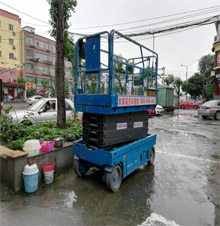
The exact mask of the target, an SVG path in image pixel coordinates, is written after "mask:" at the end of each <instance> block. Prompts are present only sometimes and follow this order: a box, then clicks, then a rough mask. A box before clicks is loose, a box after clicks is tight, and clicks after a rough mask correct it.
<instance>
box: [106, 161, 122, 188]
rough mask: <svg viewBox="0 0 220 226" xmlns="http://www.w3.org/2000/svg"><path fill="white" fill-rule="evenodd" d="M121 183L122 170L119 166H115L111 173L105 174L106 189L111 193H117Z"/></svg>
mask: <svg viewBox="0 0 220 226" xmlns="http://www.w3.org/2000/svg"><path fill="white" fill-rule="evenodd" d="M121 182H122V170H121V167H120V166H119V165H116V166H115V167H114V168H113V170H112V172H111V173H106V185H107V188H108V189H110V190H111V191H113V192H117V191H118V190H119V188H120V186H121Z"/></svg>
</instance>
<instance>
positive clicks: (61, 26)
mask: <svg viewBox="0 0 220 226" xmlns="http://www.w3.org/2000/svg"><path fill="white" fill-rule="evenodd" d="M48 3H49V4H50V21H49V22H50V24H51V26H52V30H51V32H50V34H51V36H52V37H54V38H55V39H56V57H57V62H56V73H55V74H56V76H55V77H56V81H55V82H56V85H55V87H56V96H57V104H58V111H57V126H58V127H59V128H65V127H66V107H65V87H64V86H65V85H64V57H67V58H68V56H69V55H68V54H69V53H70V50H69V47H70V46H71V45H70V42H69V38H68V28H69V26H70V25H69V23H68V21H69V18H70V17H71V13H72V12H75V7H76V5H77V1H76V0H48ZM71 48H72V46H71Z"/></svg>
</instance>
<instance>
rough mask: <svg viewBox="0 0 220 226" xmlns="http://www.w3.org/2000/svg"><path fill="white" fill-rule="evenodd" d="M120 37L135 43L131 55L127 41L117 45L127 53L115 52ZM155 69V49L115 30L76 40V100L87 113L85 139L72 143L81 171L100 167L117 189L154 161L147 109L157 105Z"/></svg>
mask: <svg viewBox="0 0 220 226" xmlns="http://www.w3.org/2000/svg"><path fill="white" fill-rule="evenodd" d="M118 39H119V40H120V39H123V40H124V41H126V42H128V44H129V45H130V44H131V50H132V53H131V54H130V52H129V51H127V49H129V48H128V47H127V46H126V47H127V48H126V49H120V48H119V49H120V51H124V53H123V54H124V55H126V57H125V56H124V55H122V54H118V53H116V51H117V50H118V49H117V48H116V47H117V45H118V42H114V40H118ZM102 41H103V42H102ZM146 54H148V55H146ZM103 61H104V62H103ZM157 68H158V55H157V53H155V52H154V51H152V50H150V49H148V48H147V47H145V46H143V45H142V44H140V43H138V42H136V41H135V40H132V39H130V38H129V37H127V36H125V35H123V34H121V33H120V32H117V31H115V30H112V31H111V32H110V33H108V32H100V33H97V34H94V35H90V36H85V37H83V38H80V39H79V40H78V41H77V42H76V47H75V96H74V105H75V110H76V111H81V112H83V138H82V140H80V141H78V142H75V143H74V144H73V153H74V170H75V172H76V174H77V175H78V176H84V175H86V174H87V172H88V171H89V169H90V168H91V167H96V168H99V169H100V170H101V171H102V172H103V176H102V180H103V181H104V182H105V183H106V185H107V187H108V188H109V189H110V190H111V191H113V192H117V191H118V190H119V188H120V186H121V183H122V180H123V179H124V178H125V177H127V176H128V175H129V174H130V173H132V172H133V171H135V170H136V169H138V168H139V167H140V166H143V165H145V164H153V162H154V158H155V149H154V145H155V144H156V135H155V134H153V135H150V134H148V113H147V110H150V109H154V108H155V106H156V104H157ZM152 90H153V91H152Z"/></svg>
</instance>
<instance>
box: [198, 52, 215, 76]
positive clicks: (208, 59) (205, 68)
mask: <svg viewBox="0 0 220 226" xmlns="http://www.w3.org/2000/svg"><path fill="white" fill-rule="evenodd" d="M214 62H215V56H214V55H211V54H208V55H205V56H203V57H202V58H201V59H200V60H199V72H200V74H202V75H204V76H205V77H206V78H208V77H210V75H211V71H212V70H213V68H214Z"/></svg>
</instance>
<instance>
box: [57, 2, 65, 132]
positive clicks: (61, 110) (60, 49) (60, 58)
mask: <svg viewBox="0 0 220 226" xmlns="http://www.w3.org/2000/svg"><path fill="white" fill-rule="evenodd" d="M57 4H58V11H57V34H56V44H57V48H56V57H57V61H56V72H55V73H56V74H55V78H56V83H55V88H56V96H57V127H59V128H61V129H64V128H66V107H65V93H64V14H63V13H64V12H63V0H59V1H57Z"/></svg>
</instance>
